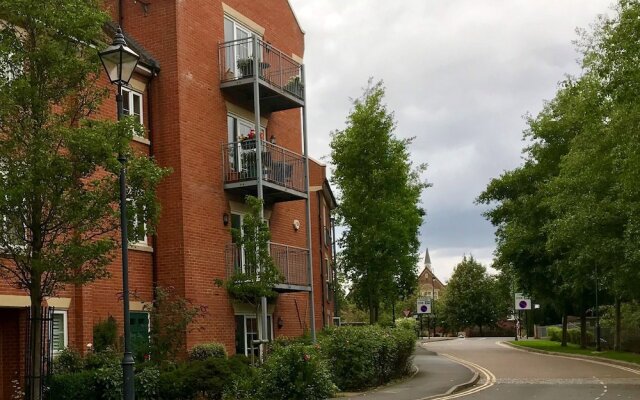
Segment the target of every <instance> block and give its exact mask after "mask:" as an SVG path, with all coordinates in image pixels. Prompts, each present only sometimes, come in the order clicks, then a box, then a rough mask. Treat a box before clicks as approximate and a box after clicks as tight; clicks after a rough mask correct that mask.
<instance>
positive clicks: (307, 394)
mask: <svg viewBox="0 0 640 400" xmlns="http://www.w3.org/2000/svg"><path fill="white" fill-rule="evenodd" d="M259 374H260V382H261V383H260V386H259V388H258V398H260V399H269V400H323V399H326V398H329V397H331V395H332V394H333V393H334V392H335V390H336V387H335V385H334V384H333V382H332V381H331V373H330V372H329V368H328V366H327V365H326V361H325V360H323V359H322V358H321V357H320V354H319V352H318V349H317V348H316V347H314V346H305V345H303V344H290V345H288V346H279V347H276V348H274V351H273V352H272V353H271V354H270V355H269V358H267V361H266V362H265V363H264V364H263V366H262V368H261V369H260V372H259Z"/></svg>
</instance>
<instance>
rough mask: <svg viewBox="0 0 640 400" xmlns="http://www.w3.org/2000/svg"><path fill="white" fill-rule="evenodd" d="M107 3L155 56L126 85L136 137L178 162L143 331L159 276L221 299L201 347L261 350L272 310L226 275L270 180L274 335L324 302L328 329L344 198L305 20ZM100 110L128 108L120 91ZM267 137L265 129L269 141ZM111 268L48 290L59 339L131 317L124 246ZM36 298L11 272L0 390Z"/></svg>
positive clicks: (192, 0)
mask: <svg viewBox="0 0 640 400" xmlns="http://www.w3.org/2000/svg"><path fill="white" fill-rule="evenodd" d="M107 4H108V6H109V7H110V11H111V12H112V15H113V19H114V22H115V23H116V24H117V23H119V24H120V25H121V26H122V28H123V30H124V32H125V34H126V35H127V40H128V41H129V45H130V46H131V47H132V48H134V49H135V50H136V51H138V52H139V53H140V54H141V56H142V58H141V61H140V65H139V67H138V69H137V71H136V75H135V76H134V78H133V79H132V80H131V82H130V85H129V87H128V88H127V89H126V91H125V93H124V105H125V112H126V113H128V114H132V115H136V116H138V117H139V118H140V120H141V121H142V122H143V123H144V126H145V128H146V133H147V134H146V136H145V137H139V138H135V139H134V143H133V144H132V145H133V146H135V147H136V148H137V149H138V150H139V151H142V152H146V153H148V154H149V155H150V156H153V157H155V158H156V160H157V161H158V163H159V164H160V165H161V166H163V167H170V168H171V169H172V170H173V173H172V174H171V175H170V176H169V177H167V178H166V179H165V180H164V181H163V182H162V184H161V186H160V188H159V199H160V202H161V205H162V213H161V217H160V221H159V225H158V229H157V234H156V235H154V236H153V237H148V238H147V240H146V241H144V242H141V243H133V244H131V245H130V250H129V262H130V265H129V271H130V278H129V279H130V280H129V282H130V285H129V287H130V291H131V293H132V298H131V313H132V315H131V322H132V331H134V332H138V333H139V332H144V330H146V329H148V315H147V314H146V307H145V304H147V303H149V302H151V301H152V300H153V288H154V285H156V284H157V285H160V286H171V287H173V288H175V290H176V291H177V292H178V293H179V294H181V295H182V296H184V297H186V298H188V299H190V300H192V301H193V302H194V303H195V304H200V305H204V306H206V307H207V309H208V313H207V314H206V316H205V320H204V321H202V326H203V327H204V329H198V330H194V331H192V332H188V333H186V342H187V347H188V348H189V347H192V346H193V345H195V344H198V343H202V342H212V341H216V342H221V343H223V344H224V345H225V347H226V348H227V351H228V352H229V353H235V352H236V351H238V352H249V351H250V349H249V348H248V347H249V346H248V345H247V343H249V342H250V340H251V339H252V338H255V337H256V335H257V334H258V331H259V330H262V329H263V327H262V324H261V322H260V321H259V320H260V318H256V315H255V309H253V308H251V307H249V306H248V305H246V304H240V303H238V302H237V301H234V300H232V299H231V298H230V297H229V295H228V293H227V292H226V290H225V289H224V288H222V287H218V286H216V285H215V281H216V280H217V279H225V278H227V277H228V276H229V274H231V273H233V272H234V271H236V270H238V268H240V269H241V268H243V266H242V260H241V258H242V257H241V256H240V257H238V256H237V255H238V254H239V253H238V251H237V250H234V246H233V244H232V238H231V233H230V228H232V227H236V226H238V225H239V224H240V223H241V221H242V216H243V214H244V213H245V212H246V211H247V208H246V206H245V205H244V204H243V199H244V196H246V195H248V194H252V195H258V192H259V190H258V188H259V187H260V186H261V187H262V192H263V197H264V200H265V207H264V216H265V219H266V220H268V222H269V227H270V230H271V235H272V243H271V255H272V257H273V258H274V260H275V262H276V265H277V267H278V269H279V270H280V272H281V273H282V275H283V276H284V278H285V281H284V282H283V283H282V284H280V285H277V289H278V291H279V293H280V294H279V296H278V298H277V300H276V301H274V302H272V303H270V304H269V306H268V314H269V319H268V325H269V326H268V327H267V332H268V333H269V336H270V337H273V336H281V335H286V336H296V335H301V334H303V333H304V332H305V331H309V329H310V327H311V325H312V324H311V320H312V319H311V310H312V309H314V310H315V312H314V319H313V322H314V323H315V329H316V330H320V329H322V328H323V327H324V326H327V325H329V324H331V323H332V321H333V317H334V306H333V278H334V272H333V269H332V263H331V260H332V248H331V245H332V235H331V210H332V209H333V208H335V206H336V204H335V198H334V197H333V194H332V192H331V188H330V186H329V184H328V182H327V180H326V172H325V166H324V165H322V164H321V163H318V162H316V161H314V160H312V159H308V158H307V157H305V156H304V154H305V148H304V147H305V135H306V132H305V127H306V122H305V117H306V115H305V112H304V106H305V101H306V98H305V90H304V66H303V56H304V32H303V31H302V29H301V27H300V26H299V24H298V21H297V20H296V17H295V15H294V13H293V10H292V9H291V7H290V5H289V3H288V2H287V1H286V0H272V1H269V2H261V1H246V0H225V2H224V3H223V2H220V1H215V0H189V1H153V2H141V1H138V2H135V1H133V0H112V1H107ZM254 56H257V57H255V58H257V60H255V61H254ZM256 67H257V68H256ZM256 69H258V70H259V72H258V73H255V72H256V71H255V70H256ZM104 80H105V85H107V80H106V77H105V79H104ZM112 92H113V91H112ZM100 117H101V118H114V119H115V117H116V110H115V102H114V101H113V95H112V97H111V98H110V99H107V101H105V103H104V105H103V108H102V110H101V113H100ZM258 124H259V125H260V129H259V131H260V133H259V134H258V135H255V134H253V133H252V131H253V132H256V131H257V129H255V128H256V126H257V125H258ZM251 135H254V136H253V140H250V138H249V136H251ZM257 137H262V138H263V139H264V140H262V141H260V142H259V143H257V142H256V140H255V139H256V138H257ZM243 139H245V140H243ZM256 147H259V150H258V149H256ZM257 154H261V156H260V157H257ZM307 160H308V167H307V163H306V161H307ZM258 164H262V166H261V167H262V168H261V170H262V171H261V173H258V170H259V169H258ZM307 171H308V174H307ZM307 175H308V177H309V180H308V183H307V182H306V180H305V176H307ZM307 208H308V210H309V217H307ZM308 218H309V219H308ZM309 261H311V265H312V268H308V265H309ZM109 270H110V272H111V274H112V276H111V278H110V279H106V280H101V281H97V282H95V283H93V284H90V285H87V286H84V287H73V286H67V288H66V289H65V290H64V291H63V292H61V293H59V294H58V295H57V296H56V298H51V299H48V301H47V302H48V305H50V306H54V307H55V309H56V313H55V314H54V321H53V327H54V329H53V331H54V334H53V338H52V339H53V340H52V342H53V347H54V352H55V351H56V350H58V349H60V348H62V347H64V346H70V347H73V348H76V349H80V350H83V351H84V349H86V346H87V344H88V343H92V341H93V338H92V335H93V326H94V325H95V324H96V323H97V322H99V321H102V320H104V319H105V318H107V317H108V316H113V317H114V318H115V319H116V321H117V322H118V326H119V328H120V329H122V322H123V321H122V315H123V311H122V302H121V301H120V300H119V293H120V292H121V290H122V273H121V260H120V257H119V256H118V257H116V258H115V260H114V262H113V264H112V265H111V266H110V269H109ZM310 271H311V277H310V276H309V272H310ZM311 278H312V279H311ZM311 299H313V302H311V301H310V300H311ZM28 304H29V300H28V297H27V296H26V293H25V292H21V291H18V290H16V289H13V288H10V287H9V286H8V285H7V284H6V282H4V281H0V387H1V388H2V390H0V399H7V398H8V396H9V393H10V390H11V380H12V379H14V378H15V377H19V376H21V374H22V373H21V372H20V371H21V370H23V369H24V366H23V363H24V362H23V360H24V359H25V337H24V336H25V335H24V334H25V332H26V324H27V311H26V308H25V307H27V306H28ZM16 373H18V374H17V375H16Z"/></svg>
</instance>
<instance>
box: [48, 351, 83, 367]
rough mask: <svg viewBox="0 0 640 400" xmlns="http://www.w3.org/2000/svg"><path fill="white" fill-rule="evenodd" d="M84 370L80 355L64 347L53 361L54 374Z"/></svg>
mask: <svg viewBox="0 0 640 400" xmlns="http://www.w3.org/2000/svg"><path fill="white" fill-rule="evenodd" d="M83 368H84V360H83V359H82V355H80V353H79V352H77V351H76V350H73V349H70V348H68V347H65V348H64V349H62V351H60V353H58V354H57V355H56V356H55V358H54V359H53V371H54V372H55V373H56V374H70V373H74V372H80V371H81V370H82V369H83Z"/></svg>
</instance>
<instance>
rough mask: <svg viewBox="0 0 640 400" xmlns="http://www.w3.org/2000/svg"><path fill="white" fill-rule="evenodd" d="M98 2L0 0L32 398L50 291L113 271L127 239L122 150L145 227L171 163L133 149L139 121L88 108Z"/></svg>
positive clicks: (2, 72)
mask: <svg viewBox="0 0 640 400" xmlns="http://www.w3.org/2000/svg"><path fill="white" fill-rule="evenodd" d="M100 5H101V2H99V1H97V0H55V1H53V0H44V1H38V2H34V1H31V0H0V20H1V21H2V22H0V170H1V172H2V173H1V174H0V248H2V253H3V255H2V258H1V259H0V274H1V276H2V279H4V280H6V282H8V283H9V284H11V285H13V286H14V287H16V288H19V289H22V290H24V291H26V292H27V293H28V294H29V296H30V299H31V314H32V319H31V325H30V331H31V342H30V343H29V346H30V356H31V366H32V367H33V370H32V371H28V372H27V374H28V375H31V376H32V377H33V379H31V380H30V388H29V391H30V394H31V396H30V398H31V399H39V398H40V393H39V390H38V387H39V386H40V382H38V378H39V366H40V363H41V357H42V354H41V349H42V346H41V343H42V340H43V338H42V333H41V332H42V331H41V329H40V327H39V324H40V321H39V319H41V317H42V316H41V308H40V306H41V305H42V304H43V301H44V299H46V298H47V297H50V296H54V295H55V294H56V293H58V292H59V291H60V290H62V289H63V288H64V287H65V285H67V284H74V285H82V284H86V283H88V282H91V281H94V280H96V279H100V278H105V277H107V276H108V275H109V273H108V270H107V266H108V265H109V263H110V261H111V260H112V258H113V255H114V250H116V249H117V248H118V247H119V245H120V244H119V241H118V239H117V236H118V235H117V234H116V233H117V230H118V227H119V211H118V210H119V209H118V199H119V191H118V185H117V182H118V180H117V173H118V171H119V169H120V167H121V166H120V163H119V162H118V159H117V156H116V155H117V153H118V152H122V153H124V154H125V155H126V156H127V157H128V159H129V160H130V161H129V163H128V171H127V172H128V176H129V182H130V186H129V190H130V197H131V204H130V208H129V210H130V215H129V221H132V220H133V216H134V213H137V217H138V219H139V220H145V221H148V225H147V227H148V228H149V229H148V231H147V233H152V232H153V226H154V223H155V222H156V220H157V216H158V212H159V205H158V204H157V201H156V196H155V187H156V185H157V183H158V182H159V181H160V179H161V178H162V177H163V176H164V175H165V174H166V172H167V171H166V170H163V169H161V168H159V167H157V166H156V164H155V163H154V161H153V160H151V159H149V158H147V157H146V156H142V155H138V154H136V153H134V152H133V151H132V150H131V149H130V147H129V142H130V140H131V138H132V135H133V133H134V132H140V129H141V128H140V127H139V126H136V125H135V124H134V123H133V122H132V121H131V120H125V121H123V122H121V123H115V122H110V121H96V120H93V119H92V117H93V115H94V113H95V111H96V110H97V108H98V106H99V104H100V102H101V101H102V100H103V98H104V97H105V94H106V91H105V90H104V89H100V88H99V86H98V79H99V76H100V73H101V71H100V68H101V67H100V63H99V60H98V56H97V52H96V50H95V47H93V45H95V46H96V47H102V46H104V43H105V42H104V40H103V37H104V33H103V27H104V24H105V23H106V21H107V18H108V15H107V14H106V13H105V12H103V11H101V10H100V8H99V7H100ZM134 204H135V205H136V206H135V207H133V205H134ZM129 232H130V239H131V240H136V239H141V238H142V237H143V236H142V235H143V233H142V232H141V231H140V229H133V226H130V230H129Z"/></svg>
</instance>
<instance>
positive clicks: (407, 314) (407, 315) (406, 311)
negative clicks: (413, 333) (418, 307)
mask: <svg viewBox="0 0 640 400" xmlns="http://www.w3.org/2000/svg"><path fill="white" fill-rule="evenodd" d="M402 313H403V314H404V316H405V317H407V318H408V317H409V315H411V310H409V309H408V308H407V309H404V310H402Z"/></svg>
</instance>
